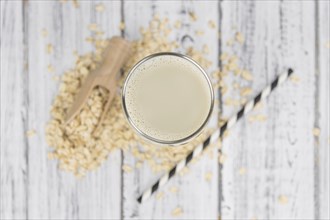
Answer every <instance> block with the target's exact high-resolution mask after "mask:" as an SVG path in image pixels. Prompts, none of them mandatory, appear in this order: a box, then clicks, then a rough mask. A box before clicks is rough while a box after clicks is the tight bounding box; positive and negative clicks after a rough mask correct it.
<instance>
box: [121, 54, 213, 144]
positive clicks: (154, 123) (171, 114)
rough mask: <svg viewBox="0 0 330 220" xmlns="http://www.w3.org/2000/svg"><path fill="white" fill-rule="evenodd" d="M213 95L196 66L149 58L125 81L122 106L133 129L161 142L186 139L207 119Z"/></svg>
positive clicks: (167, 58) (173, 58)
mask: <svg viewBox="0 0 330 220" xmlns="http://www.w3.org/2000/svg"><path fill="white" fill-rule="evenodd" d="M212 95H213V92H212V90H211V89H210V85H209V81H208V79H207V78H206V76H205V75H204V74H203V72H202V70H201V69H200V68H198V66H197V65H195V64H194V63H192V62H190V61H189V60H186V59H184V58H181V57H179V56H175V55H161V56H155V57H153V58H150V59H148V60H146V61H145V62H143V63H142V64H140V65H139V66H137V68H136V69H135V70H134V71H133V72H132V73H131V75H130V77H129V78H128V79H127V82H126V88H125V89H124V97H125V98H124V106H125V107H126V112H127V115H128V117H129V118H130V122H131V123H132V125H133V126H134V127H135V128H136V129H137V130H139V131H140V132H142V133H144V135H146V136H148V138H149V139H156V140H158V141H162V142H175V141H179V140H182V139H185V138H187V137H189V136H191V135H193V134H194V133H195V132H196V131H198V130H199V129H200V128H201V127H202V126H203V124H204V123H205V122H206V120H207V119H208V115H209V112H210V109H211V108H212V101H213V100H212V97H213V96H212Z"/></svg>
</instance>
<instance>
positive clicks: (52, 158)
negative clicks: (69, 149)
mask: <svg viewBox="0 0 330 220" xmlns="http://www.w3.org/2000/svg"><path fill="white" fill-rule="evenodd" d="M47 157H48V159H49V160H54V159H55V158H57V156H56V154H55V153H54V152H49V153H48V154H47Z"/></svg>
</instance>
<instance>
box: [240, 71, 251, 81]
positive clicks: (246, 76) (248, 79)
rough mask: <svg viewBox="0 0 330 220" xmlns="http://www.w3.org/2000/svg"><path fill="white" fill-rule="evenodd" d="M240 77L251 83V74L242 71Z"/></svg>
mask: <svg viewBox="0 0 330 220" xmlns="http://www.w3.org/2000/svg"><path fill="white" fill-rule="evenodd" d="M242 77H243V79H245V80H247V81H252V79H253V77H252V74H251V73H250V72H249V71H247V70H243V71H242Z"/></svg>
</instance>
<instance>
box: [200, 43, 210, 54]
mask: <svg viewBox="0 0 330 220" xmlns="http://www.w3.org/2000/svg"><path fill="white" fill-rule="evenodd" d="M202 51H203V53H204V54H209V53H210V49H209V46H207V45H206V44H204V45H203V50H202Z"/></svg>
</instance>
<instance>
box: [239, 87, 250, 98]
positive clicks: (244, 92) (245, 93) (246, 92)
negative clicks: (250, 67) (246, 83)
mask: <svg viewBox="0 0 330 220" xmlns="http://www.w3.org/2000/svg"><path fill="white" fill-rule="evenodd" d="M240 93H241V96H249V95H251V93H252V89H251V88H249V87H245V88H242V89H241V91H240Z"/></svg>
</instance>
